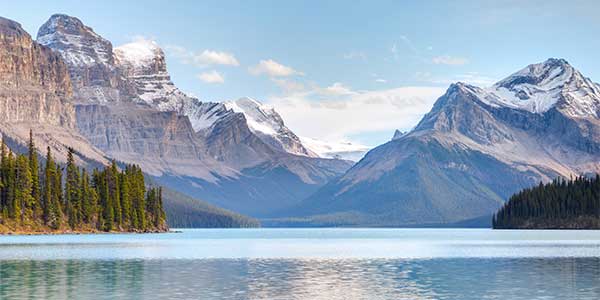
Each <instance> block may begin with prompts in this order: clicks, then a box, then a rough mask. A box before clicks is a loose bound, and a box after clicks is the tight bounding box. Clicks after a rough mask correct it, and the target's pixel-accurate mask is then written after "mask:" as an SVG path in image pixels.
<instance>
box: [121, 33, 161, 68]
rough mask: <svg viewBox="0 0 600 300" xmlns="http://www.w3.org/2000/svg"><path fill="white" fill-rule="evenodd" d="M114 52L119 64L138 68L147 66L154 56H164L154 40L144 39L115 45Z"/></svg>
mask: <svg viewBox="0 0 600 300" xmlns="http://www.w3.org/2000/svg"><path fill="white" fill-rule="evenodd" d="M114 53H115V56H116V58H117V59H118V61H119V62H120V63H121V64H129V65H130V66H132V67H134V68H140V69H143V68H146V67H148V66H149V65H150V64H152V61H153V60H154V59H155V58H157V57H160V56H164V54H163V53H162V50H161V49H160V47H159V46H158V44H157V43H156V42H155V41H152V40H146V39H137V40H135V41H134V42H131V43H127V44H125V45H121V46H119V47H115V49H114Z"/></svg>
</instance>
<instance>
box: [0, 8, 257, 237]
mask: <svg viewBox="0 0 600 300" xmlns="http://www.w3.org/2000/svg"><path fill="white" fill-rule="evenodd" d="M61 26H62V25H61ZM0 45H1V46H0V107H1V109H0V132H1V133H2V138H3V139H4V140H5V142H6V143H7V144H8V146H9V147H10V148H11V149H12V150H14V151H17V152H20V153H23V152H25V151H27V148H26V145H27V142H28V139H29V131H30V129H31V130H32V133H33V138H34V140H35V143H36V145H37V148H38V150H39V151H40V153H39V154H40V155H45V150H46V147H50V148H51V150H52V153H53V156H54V157H55V158H56V159H57V160H58V161H59V162H61V163H65V162H66V155H67V147H73V148H74V149H75V153H74V154H75V155H74V156H75V159H76V162H77V164H78V165H79V166H82V167H87V168H88V169H91V168H97V167H100V166H102V165H108V164H109V162H110V159H111V158H114V156H112V155H107V153H105V152H103V151H102V150H100V149H99V148H98V147H96V146H94V145H92V143H90V141H89V140H88V138H89V136H88V137H84V136H83V135H81V134H80V133H79V132H78V121H77V118H78V117H81V114H78V113H76V111H77V110H78V109H82V108H85V109H90V110H93V109H107V107H106V106H102V105H99V104H91V105H87V106H81V105H74V104H75V103H76V102H78V101H79V102H81V101H84V100H85V101H87V100H86V99H79V100H76V98H75V97H76V95H79V96H80V97H81V95H82V93H79V94H77V92H74V91H73V89H75V90H77V88H75V87H76V86H77V85H78V84H85V83H81V82H79V83H75V82H73V81H71V76H70V72H72V71H70V70H73V69H70V67H69V65H68V64H66V63H65V61H64V59H63V55H59V54H57V53H56V52H55V51H52V50H51V49H50V48H47V47H45V46H43V45H40V44H38V43H37V42H35V41H33V40H32V39H31V36H30V35H29V34H28V33H27V32H25V31H24V30H23V29H22V27H21V25H20V24H19V23H17V22H14V21H12V20H8V19H5V18H2V17H0ZM83 48H85V47H83ZM83 48H82V49H83ZM78 58H79V59H82V58H85V57H84V56H78ZM75 61H79V60H77V59H75ZM85 61H88V60H85ZM108 69H110V68H108ZM86 70H87V69H86ZM92 70H97V68H96V69H95V68H92ZM86 72H87V71H86ZM81 78H88V79H89V77H85V76H83V77H81ZM86 80H87V79H86ZM94 82H98V81H94ZM84 90H85V89H84ZM105 90H106V89H105ZM102 99H105V98H102ZM97 101H98V98H94V99H92V100H90V102H94V103H95V102H97ZM115 101H116V100H115ZM151 113H152V114H155V115H153V116H152V117H151V118H152V120H153V121H154V122H156V121H157V120H161V119H160V118H157V117H156V116H157V115H158V116H161V114H162V115H164V117H163V118H162V119H164V120H166V121H165V122H167V123H168V122H171V123H169V124H168V126H164V127H165V128H169V127H177V126H174V125H173V123H175V124H176V123H177V122H178V121H179V122H181V121H180V120H181V119H182V117H179V116H176V114H174V113H162V112H151ZM123 114H125V113H123ZM106 116H107V115H106V114H102V115H100V116H98V117H99V119H98V120H99V122H100V123H102V122H110V121H115V119H113V118H109V119H103V118H104V117H106ZM185 122H186V121H185V120H184V121H183V123H185ZM149 123H150V124H153V122H149ZM158 123H160V122H158ZM188 123H189V122H188ZM90 124H94V123H90ZM154 128H155V127H154ZM152 130H153V128H152V127H150V129H149V130H147V131H146V132H145V134H147V133H148V132H151V131H152ZM191 131H192V132H193V130H191ZM174 132H176V131H174ZM174 132H170V134H174ZM95 139H96V140H95V142H96V143H95V144H99V145H102V143H122V142H124V141H123V140H119V139H108V138H106V136H104V137H100V136H97V137H95ZM125 146H126V147H131V148H134V149H135V151H138V150H140V149H139V146H140V145H139V144H138V143H131V144H127V145H125ZM125 146H124V147H125ZM154 146H156V145H154ZM157 148H158V147H155V148H151V149H142V150H143V151H147V152H150V151H157ZM174 148H175V147H174ZM175 149H178V148H175ZM132 151H134V150H132ZM140 153H143V152H140ZM148 171H150V172H152V171H153V170H151V169H149V170H148ZM163 196H164V205H165V210H166V213H167V215H168V216H169V217H170V218H172V219H173V221H170V222H171V224H172V225H176V226H186V225H189V226H192V225H193V226H207V227H214V226H223V227H248V226H257V225H258V223H257V222H256V221H255V220H252V219H249V218H247V217H244V216H241V215H238V214H236V213H232V212H229V211H226V210H224V209H220V208H217V207H214V206H211V205H209V204H207V203H204V202H201V201H197V200H196V199H192V198H190V197H186V196H183V195H180V194H178V193H177V192H174V191H171V190H169V189H164V195H163Z"/></svg>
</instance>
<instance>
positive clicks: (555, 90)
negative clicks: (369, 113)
mask: <svg viewBox="0 0 600 300" xmlns="http://www.w3.org/2000/svg"><path fill="white" fill-rule="evenodd" d="M599 116H600V86H599V85H598V84H596V83H594V82H592V81H591V80H590V79H588V78H586V77H584V76H583V75H582V74H581V73H580V72H579V71H577V70H575V69H574V68H573V67H572V66H571V65H569V63H567V61H565V60H563V59H549V60H547V61H545V62H543V63H539V64H533V65H530V66H527V67H526V68H524V69H523V70H520V71H518V72H517V73H515V74H513V75H511V76H509V77H507V78H506V79H504V80H501V81H500V82H498V83H496V84H495V85H493V86H492V87H490V88H479V87H475V86H472V85H468V84H464V83H456V84H453V85H451V86H450V88H449V89H448V90H447V92H446V93H445V94H444V95H443V96H442V97H440V98H439V99H438V100H437V101H436V103H435V104H434V106H433V108H432V110H431V111H430V112H429V113H428V114H426V115H425V116H424V117H423V119H422V120H421V121H420V122H419V124H418V125H417V126H416V127H415V129H413V130H412V131H410V132H408V133H406V134H402V133H397V134H395V136H394V138H393V139H392V141H390V142H388V143H386V144H384V145H381V146H379V147H377V148H375V149H373V150H371V151H370V152H369V153H368V154H367V155H366V156H365V157H364V158H363V159H362V160H361V161H360V162H358V163H357V164H356V165H354V166H353V167H352V168H351V169H349V170H348V171H347V172H346V173H345V174H344V175H343V176H341V177H339V178H336V179H334V180H332V181H331V182H329V183H328V184H327V185H325V186H324V187H323V188H321V189H319V191H317V192H316V193H315V194H313V195H311V196H310V197H309V198H308V199H306V200H304V201H303V202H302V204H300V205H299V206H297V207H295V208H293V209H291V210H289V211H288V213H289V214H290V215H292V216H294V217H296V218H299V219H301V220H303V222H307V220H313V221H314V222H317V223H319V224H321V225H347V226H355V225H361V226H414V225H419V224H427V223H431V224H443V223H454V222H459V221H462V220H468V219H475V218H477V217H480V216H485V215H487V216H489V215H491V214H492V213H493V212H494V211H495V210H496V209H498V208H499V207H500V206H501V205H502V203H504V201H506V199H507V198H508V197H509V196H510V195H511V194H513V193H515V192H517V191H518V190H520V189H522V188H523V187H529V186H532V185H535V184H536V183H539V182H540V181H544V182H548V181H549V180H551V179H553V178H555V177H557V176H559V175H560V176H565V177H569V176H571V175H577V174H588V173H596V172H599V171H600V119H599Z"/></svg>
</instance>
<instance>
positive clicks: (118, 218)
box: [107, 160, 122, 227]
mask: <svg viewBox="0 0 600 300" xmlns="http://www.w3.org/2000/svg"><path fill="white" fill-rule="evenodd" d="M107 184H108V192H109V197H110V198H111V200H110V202H111V204H112V205H113V212H114V222H115V226H116V227H120V226H121V222H122V213H121V199H120V195H121V192H120V191H119V185H120V184H119V169H118V168H117V163H116V161H114V160H113V161H112V164H111V166H110V168H109V169H107Z"/></svg>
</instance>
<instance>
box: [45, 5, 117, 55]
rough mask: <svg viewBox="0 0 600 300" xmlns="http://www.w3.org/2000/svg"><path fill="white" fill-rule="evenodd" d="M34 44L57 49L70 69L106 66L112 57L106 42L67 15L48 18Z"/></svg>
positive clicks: (108, 44) (77, 20)
mask: <svg viewBox="0 0 600 300" xmlns="http://www.w3.org/2000/svg"><path fill="white" fill-rule="evenodd" d="M37 42H38V43H39V44H42V45H44V46H49V47H51V48H53V49H57V50H58V51H59V52H60V53H61V54H62V56H63V59H64V60H66V61H67V64H69V65H71V66H92V65H95V64H98V63H101V64H109V63H110V61H111V57H112V53H111V50H112V49H111V46H110V42H109V41H108V40H106V39H104V38H102V37H101V36H99V35H98V34H96V33H95V32H94V31H93V30H92V29H91V28H90V27H88V26H85V25H83V23H82V22H81V21H80V20H79V19H77V18H74V17H70V16H67V15H62V14H56V15H53V16H52V17H50V19H49V20H48V21H47V22H46V23H45V24H44V25H43V26H42V28H41V29H40V32H39V33H38V36H37ZM107 46H108V47H107ZM65 49H68V50H69V51H65Z"/></svg>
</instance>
